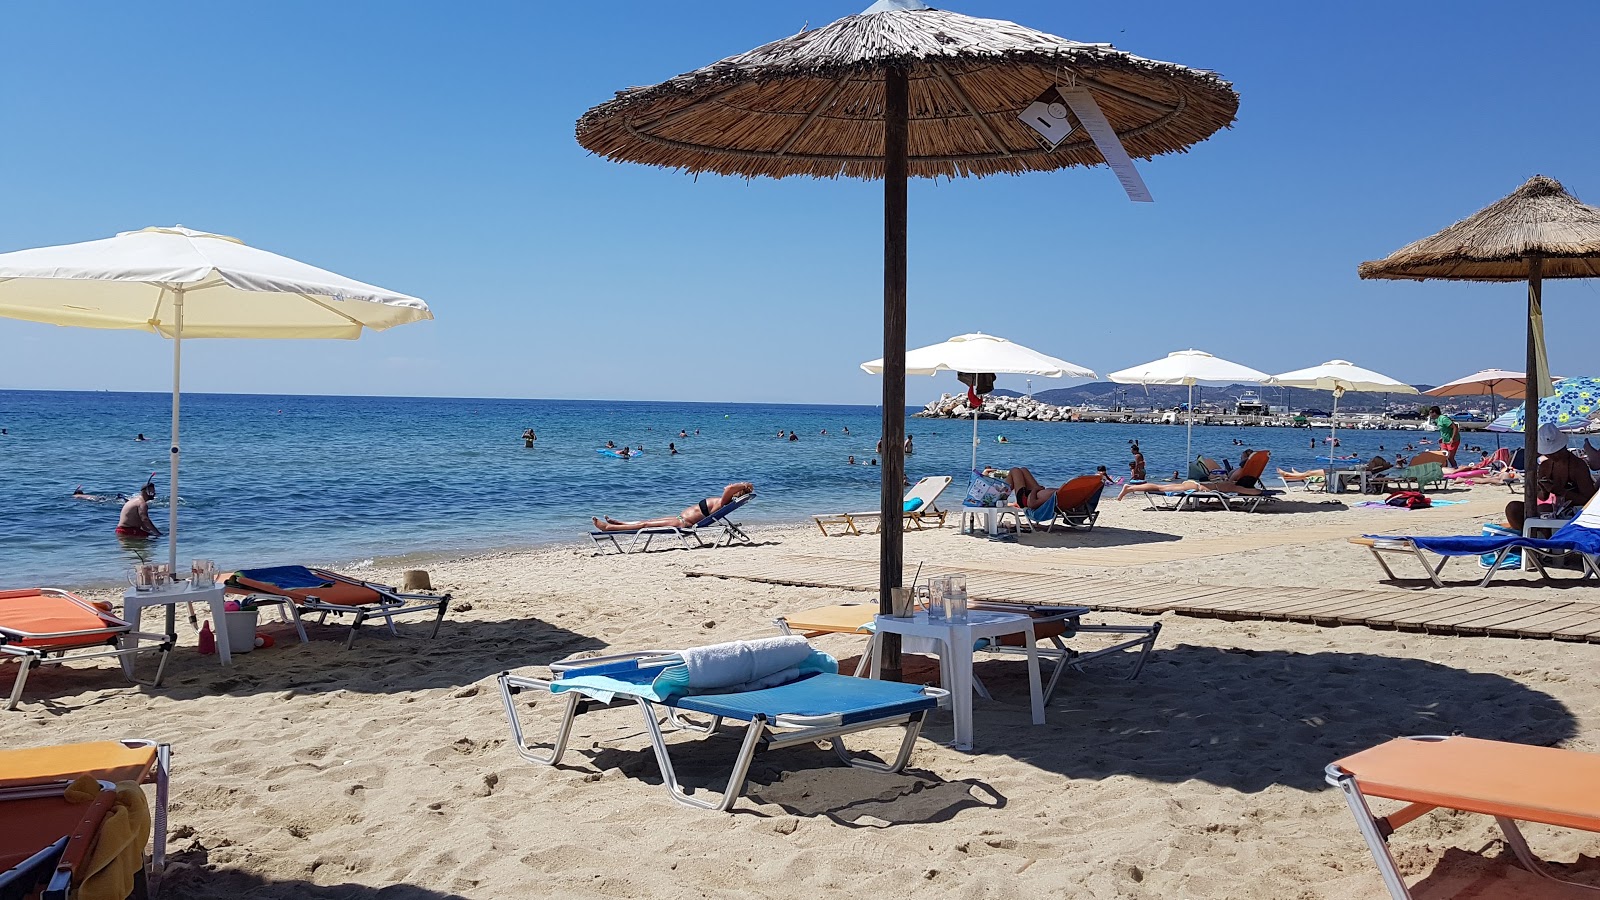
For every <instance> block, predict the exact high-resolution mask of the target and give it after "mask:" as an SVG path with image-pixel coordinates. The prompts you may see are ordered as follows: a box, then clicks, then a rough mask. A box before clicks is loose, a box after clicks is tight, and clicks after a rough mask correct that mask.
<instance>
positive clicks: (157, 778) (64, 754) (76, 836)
mask: <svg viewBox="0 0 1600 900" xmlns="http://www.w3.org/2000/svg"><path fill="white" fill-rule="evenodd" d="M171 759H172V757H171V748H170V747H169V746H168V745H166V744H157V743H155V742H154V741H147V740H142V739H127V740H121V741H95V742H92V743H85V744H62V745H57V746H53V747H32V748H28V749H23V750H0V871H4V870H6V869H9V868H11V867H13V866H15V865H17V864H18V863H20V862H22V861H23V860H27V859H29V858H30V857H31V856H34V855H38V854H39V853H40V851H45V850H47V849H48V848H52V847H53V845H55V844H56V842H57V841H58V840H59V839H61V838H67V841H66V842H65V843H64V844H63V845H61V846H60V847H55V848H54V849H55V851H56V852H55V853H53V854H50V855H52V856H54V857H56V858H55V859H54V861H50V860H48V859H46V860H42V862H44V863H45V864H47V865H48V866H50V867H51V868H53V869H54V873H53V876H52V877H57V878H61V877H63V876H65V877H70V878H72V887H73V889H74V891H73V894H72V895H73V896H76V888H77V887H78V886H79V885H78V881H77V877H76V875H77V874H78V873H76V872H75V871H74V870H75V869H76V867H78V866H80V865H81V864H82V861H83V860H84V859H85V857H87V856H90V855H94V856H104V855H105V854H103V853H100V852H98V851H100V850H102V849H105V848H101V847H97V846H96V842H97V841H98V839H99V838H100V837H101V835H100V828H101V823H102V820H104V819H105V818H106V816H107V813H108V812H110V811H111V808H112V805H113V789H114V788H115V786H116V785H117V784H119V783H124V782H131V783H133V784H153V785H155V789H156V802H155V805H154V816H153V822H152V823H151V829H150V832H151V835H152V836H153V838H154V852H153V854H152V858H151V863H152V864H151V869H152V871H154V872H155V873H157V874H159V873H160V872H161V869H162V867H163V866H164V865H165V863H166V849H167V845H166V838H167V794H168V786H169V785H168V782H169V779H170V775H171ZM84 776H87V777H89V778H93V779H95V780H97V781H99V782H100V783H101V788H102V792H101V796H100V797H99V798H98V799H96V800H95V801H93V802H92V803H89V804H72V805H71V808H69V806H68V804H65V803H63V800H62V793H63V791H64V789H65V788H66V786H67V785H69V784H71V783H72V782H73V781H74V780H76V779H79V778H82V777H84ZM135 799H137V798H135ZM62 827H65V828H66V829H67V831H62V830H61V829H62ZM91 850H93V851H95V852H94V853H93V854H91V852H90V851H91ZM126 853H127V854H129V855H131V856H132V857H133V860H132V861H131V862H127V863H125V864H126V865H127V866H128V867H129V868H131V869H139V870H142V869H143V860H144V842H143V839H142V836H141V837H140V838H139V840H138V845H137V846H136V847H128V848H126ZM63 866H65V872H63V871H62V870H63ZM25 893H26V892H25ZM30 896H31V895H30ZM61 896H66V895H65V894H62V895H61Z"/></svg>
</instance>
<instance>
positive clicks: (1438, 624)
mask: <svg viewBox="0 0 1600 900" xmlns="http://www.w3.org/2000/svg"><path fill="white" fill-rule="evenodd" d="M1542 602H1544V601H1542V600H1495V601H1491V602H1490V603H1488V604H1487V605H1484V606H1480V607H1463V608H1462V609H1460V610H1456V611H1453V612H1451V613H1449V614H1445V615H1435V616H1431V617H1429V618H1428V619H1426V620H1423V621H1422V623H1421V624H1422V625H1423V626H1424V627H1427V628H1450V627H1455V626H1459V625H1464V624H1466V623H1468V622H1474V621H1478V620H1480V619H1487V618H1491V617H1492V616H1494V615H1498V614H1500V613H1503V612H1506V611H1508V610H1514V609H1527V608H1528V607H1530V606H1538V605H1539V604H1540V603H1542Z"/></svg>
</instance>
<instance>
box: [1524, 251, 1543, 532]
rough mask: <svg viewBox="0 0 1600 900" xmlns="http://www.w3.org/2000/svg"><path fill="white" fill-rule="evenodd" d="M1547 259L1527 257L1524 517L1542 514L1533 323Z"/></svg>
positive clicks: (1539, 307) (1539, 305)
mask: <svg viewBox="0 0 1600 900" xmlns="http://www.w3.org/2000/svg"><path fill="white" fill-rule="evenodd" d="M1543 278H1544V259H1543V258H1542V257H1538V256H1530V257H1528V371H1527V378H1526V379H1524V383H1525V386H1524V387H1523V389H1522V437H1523V444H1522V447H1523V451H1522V454H1523V459H1522V471H1523V476H1522V515H1523V516H1524V517H1525V518H1529V519H1531V518H1534V517H1535V516H1537V515H1538V514H1539V507H1538V500H1539V484H1538V482H1539V379H1540V378H1542V377H1544V376H1543V374H1542V373H1541V372H1539V365H1538V363H1539V351H1538V348H1537V346H1536V345H1537V341H1535V340H1534V335H1533V323H1534V322H1536V321H1539V319H1540V318H1541V317H1542V316H1543V312H1542V307H1543V299H1542V296H1541V295H1542V294H1543V291H1544V284H1543Z"/></svg>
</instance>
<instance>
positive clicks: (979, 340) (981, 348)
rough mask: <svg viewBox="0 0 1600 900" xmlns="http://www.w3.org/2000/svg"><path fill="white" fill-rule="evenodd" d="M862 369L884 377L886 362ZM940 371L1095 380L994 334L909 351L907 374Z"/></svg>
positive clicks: (974, 460) (975, 440)
mask: <svg viewBox="0 0 1600 900" xmlns="http://www.w3.org/2000/svg"><path fill="white" fill-rule="evenodd" d="M861 368H862V369H864V370H865V371H867V372H870V373H872V374H873V375H882V374H883V360H882V359H874V360H872V361H871V362H864V363H862V364H861ZM940 372H957V373H966V374H973V375H979V374H988V375H1040V376H1043V377H1045V378H1094V377H1095V374H1094V373H1093V372H1091V371H1090V370H1088V369H1085V368H1084V367H1083V366H1078V365H1073V364H1072V363H1069V362H1067V361H1066V360H1064V359H1056V358H1055V357H1054V356H1046V355H1045V354H1043V353H1040V352H1039V351H1037V350H1032V349H1029V348H1027V347H1024V346H1022V345H1021V344H1018V343H1014V342H1012V341H1008V340H1006V339H1005V338H1003V337H995V336H994V335H992V334H984V333H983V332H981V331H980V332H974V333H972V334H958V335H956V336H955V337H953V338H951V339H950V340H948V341H945V342H943V343H939V344H930V345H928V346H926V347H918V348H917V349H915V350H907V351H906V374H907V375H937V374H939V373H940ZM972 467H973V468H974V469H976V468H977V467H978V410H977V408H976V407H974V408H973V410H972Z"/></svg>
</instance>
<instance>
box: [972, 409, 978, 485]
mask: <svg viewBox="0 0 1600 900" xmlns="http://www.w3.org/2000/svg"><path fill="white" fill-rule="evenodd" d="M972 470H973V471H974V472H976V471H977V470H978V411H977V410H973V411H972Z"/></svg>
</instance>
